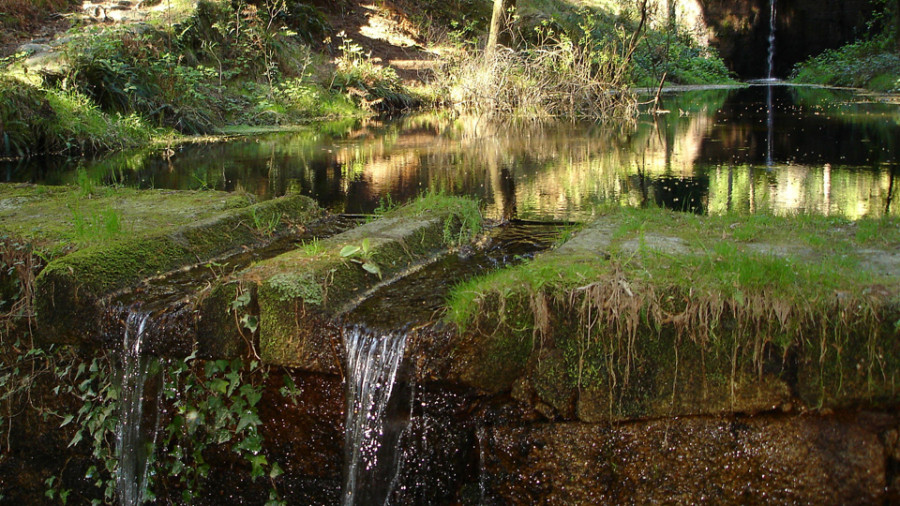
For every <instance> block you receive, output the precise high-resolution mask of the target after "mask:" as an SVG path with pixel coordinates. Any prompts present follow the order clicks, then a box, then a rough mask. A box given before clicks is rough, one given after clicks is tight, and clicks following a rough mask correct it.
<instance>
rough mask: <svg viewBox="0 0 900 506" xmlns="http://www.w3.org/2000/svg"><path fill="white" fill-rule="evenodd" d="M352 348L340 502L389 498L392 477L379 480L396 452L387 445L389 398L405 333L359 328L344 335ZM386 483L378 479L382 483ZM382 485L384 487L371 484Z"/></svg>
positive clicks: (361, 501)
mask: <svg viewBox="0 0 900 506" xmlns="http://www.w3.org/2000/svg"><path fill="white" fill-rule="evenodd" d="M344 346H345V348H346V351H347V371H346V373H347V378H346V381H347V417H346V436H345V445H346V446H345V452H346V455H345V464H344V468H345V469H344V472H345V476H344V486H343V492H342V493H343V497H342V499H341V503H342V504H344V505H345V506H350V505H353V504H356V503H357V502H359V503H363V502H364V503H365V504H377V503H378V502H387V499H388V497H389V496H390V492H391V490H390V488H391V486H392V485H393V483H394V480H393V479H388V480H386V479H379V476H383V475H384V474H385V472H386V471H387V472H391V470H390V469H386V468H385V466H388V465H391V466H396V462H383V460H384V459H388V460H390V457H389V456H390V455H391V454H396V452H394V451H392V450H394V449H392V448H386V447H385V441H384V439H385V436H386V430H388V428H387V426H386V424H387V423H388V422H387V416H386V415H388V413H387V411H388V402H389V401H390V400H391V394H392V393H393V390H394V386H395V381H396V379H397V371H398V370H399V368H400V362H401V360H402V359H403V352H404V350H405V349H406V335H405V334H402V335H394V334H381V333H375V332H369V331H367V330H365V329H363V328H360V327H353V328H350V329H347V331H346V332H345V333H344ZM378 481H380V482H381V483H373V482H378ZM372 486H375V487H382V490H377V491H373V490H367V489H366V488H367V487H369V488H371V487H372Z"/></svg>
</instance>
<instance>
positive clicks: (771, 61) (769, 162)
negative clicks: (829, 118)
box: [766, 0, 776, 169]
mask: <svg viewBox="0 0 900 506" xmlns="http://www.w3.org/2000/svg"><path fill="white" fill-rule="evenodd" d="M775 16H776V9H775V0H769V54H768V60H767V66H766V69H767V76H766V77H767V79H768V80H769V81H774V80H775V77H774V76H775ZM772 106H773V103H772V84H771V83H770V84H769V89H768V90H766V168H768V169H771V168H772V166H773V165H774V163H775V161H774V150H773V146H772V144H773V143H774V141H775V139H774V137H775V135H774V130H775V111H774V109H773V108H772Z"/></svg>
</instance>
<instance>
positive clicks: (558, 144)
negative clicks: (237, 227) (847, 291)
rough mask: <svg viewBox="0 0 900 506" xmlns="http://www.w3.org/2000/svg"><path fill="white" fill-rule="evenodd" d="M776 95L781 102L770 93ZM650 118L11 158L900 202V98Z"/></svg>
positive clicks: (24, 171) (756, 99)
mask: <svg viewBox="0 0 900 506" xmlns="http://www.w3.org/2000/svg"><path fill="white" fill-rule="evenodd" d="M767 104H771V108H769V107H768V106H767ZM662 108H663V109H665V110H668V111H669V113H668V114H658V115H650V114H643V115H641V117H640V118H639V119H638V121H637V124H636V125H618V126H608V125H593V124H590V125H583V124H568V123H567V124H561V125H558V124H557V125H547V124H543V125H536V124H528V125H513V126H510V125H496V124H489V123H487V122H485V121H477V120H474V119H472V120H469V119H455V120H454V119H447V118H441V117H436V116H433V115H432V116H418V117H410V118H404V119H400V120H396V121H392V122H388V123H384V122H370V123H363V124H357V125H352V126H350V127H347V126H342V127H335V126H325V125H323V126H316V127H310V128H308V129H304V130H301V131H294V132H286V133H278V134H270V135H265V136H260V137H254V138H245V139H241V140H232V141H228V142H221V143H213V144H202V145H184V146H180V147H176V148H175V154H174V155H173V156H171V157H169V158H166V157H165V156H164V155H163V154H161V153H160V152H158V151H157V152H149V153H148V152H137V153H124V154H118V155H115V156H113V157H111V158H107V159H103V160H96V161H85V160H78V161H71V160H69V161H66V160H29V161H24V162H12V163H10V162H7V163H5V164H3V165H0V175H3V176H4V178H5V179H6V180H11V181H34V182H44V183H51V184H58V183H65V182H74V181H75V180H76V170H77V169H78V168H79V167H80V168H83V169H84V170H85V171H86V172H87V173H88V174H89V175H90V176H91V177H93V178H95V179H97V180H101V181H103V182H106V183H117V184H126V185H133V186H139V187H143V188H151V187H155V188H173V189H174V188H177V189H197V188H215V189H219V190H245V191H248V192H251V193H254V194H256V195H259V196H260V197H262V198H268V197H273V196H277V195H281V194H283V193H285V192H287V191H289V190H294V191H300V192H302V193H304V194H307V195H310V196H313V197H315V198H316V199H317V200H318V201H319V202H320V203H322V204H323V205H325V206H327V207H328V208H330V209H332V210H335V211H341V212H347V213H365V212H370V211H372V210H373V209H374V208H376V207H377V206H378V205H379V202H380V200H381V199H383V198H385V197H386V196H388V195H390V197H391V198H392V199H393V200H394V201H395V202H402V201H404V200H407V199H409V198H412V197H414V196H416V195H417V194H419V193H421V192H422V191H424V190H426V189H429V188H432V189H441V190H444V191H447V192H450V193H454V194H466V195H474V196H477V197H479V198H480V199H482V200H483V201H484V203H485V205H486V210H487V214H488V216H490V217H496V218H523V219H537V220H549V219H554V220H559V219H568V220H580V219H584V218H587V217H589V216H590V215H592V214H593V213H595V212H596V208H597V207H598V206H610V205H611V206H641V205H653V204H655V205H658V206H664V207H667V208H672V209H677V210H685V211H692V212H702V213H722V212H725V211H728V210H737V211H745V212H757V211H762V210H770V211H774V212H777V213H793V212H814V213H825V214H838V213H840V214H844V215H846V216H848V217H850V218H859V217H862V216H880V215H884V214H893V215H897V214H900V211H898V210H897V205H896V203H895V202H894V201H895V200H896V195H897V193H898V192H900V190H897V189H896V187H897V186H898V184H897V182H896V179H897V177H898V172H900V168H898V160H900V145H898V140H900V105H896V104H887V103H878V102H875V101H873V100H870V99H867V98H866V97H863V96H860V95H855V94H853V93H851V92H848V91H838V90H826V89H819V88H811V87H794V86H782V85H775V86H762V85H761V86H751V87H749V88H745V89H732V90H721V89H720V90H703V91H700V90H697V91H689V92H679V93H672V94H666V95H664V97H663V103H662Z"/></svg>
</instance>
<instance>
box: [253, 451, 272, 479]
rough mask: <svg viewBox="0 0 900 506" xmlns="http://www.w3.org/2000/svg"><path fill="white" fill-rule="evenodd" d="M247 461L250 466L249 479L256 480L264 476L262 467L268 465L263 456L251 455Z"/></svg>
mask: <svg viewBox="0 0 900 506" xmlns="http://www.w3.org/2000/svg"><path fill="white" fill-rule="evenodd" d="M248 460H249V461H250V465H251V466H252V470H251V472H250V477H251V478H253V480H256V479H257V478H259V477H260V476H262V475H263V474H264V470H263V467H264V466H266V465H268V463H269V462H268V461H267V460H266V456H265V455H253V456H251V457H250V458H249V459H248Z"/></svg>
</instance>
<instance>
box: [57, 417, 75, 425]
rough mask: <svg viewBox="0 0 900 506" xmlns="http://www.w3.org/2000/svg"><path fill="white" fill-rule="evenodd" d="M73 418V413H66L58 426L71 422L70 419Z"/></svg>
mask: <svg viewBox="0 0 900 506" xmlns="http://www.w3.org/2000/svg"><path fill="white" fill-rule="evenodd" d="M74 419H75V415H66V417H65V418H63V421H62V423H61V424H59V426H60V427H65V426H66V425H69V424H70V423H72V420H74Z"/></svg>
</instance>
